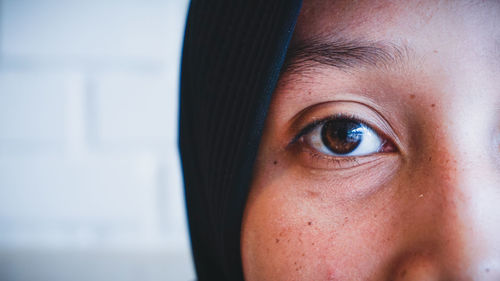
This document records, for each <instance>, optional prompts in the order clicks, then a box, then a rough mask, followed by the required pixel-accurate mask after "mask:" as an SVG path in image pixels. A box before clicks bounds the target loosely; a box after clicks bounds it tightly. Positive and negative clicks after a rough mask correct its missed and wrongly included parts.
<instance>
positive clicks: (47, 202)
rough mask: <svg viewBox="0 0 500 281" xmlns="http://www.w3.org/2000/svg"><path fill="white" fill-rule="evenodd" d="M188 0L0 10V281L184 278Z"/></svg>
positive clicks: (32, 4) (50, 2) (112, 0)
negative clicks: (180, 139)
mask: <svg viewBox="0 0 500 281" xmlns="http://www.w3.org/2000/svg"><path fill="white" fill-rule="evenodd" d="M187 6H188V4H187V0H85V1H79V0H59V1H56V0H0V280H37V281H38V280H42V281H43V280H51V281H58V280H96V281H99V280H141V281H147V280H193V279H194V271H193V268H192V263H191V256H190V252H189V241H188V234H187V227H186V223H185V220H186V218H185V213H184V202H183V200H184V199H183V192H182V179H181V176H180V167H179V157H178V152H177V114H178V109H177V106H178V96H177V95H178V92H177V91H178V79H179V77H178V71H179V62H180V52H181V44H182V35H183V34H182V32H183V28H184V21H185V14H186V11H187Z"/></svg>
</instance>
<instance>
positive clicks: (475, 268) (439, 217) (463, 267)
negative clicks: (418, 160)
mask: <svg viewBox="0 0 500 281" xmlns="http://www.w3.org/2000/svg"><path fill="white" fill-rule="evenodd" d="M469 121H470V120H469ZM453 124H456V125H453ZM453 124H451V125H450V126H449V128H446V129H441V130H447V131H446V132H442V133H441V134H440V135H439V138H440V140H439V141H436V140H434V141H433V144H432V145H429V146H428V147H430V149H428V152H427V153H428V154H429V157H428V159H432V160H428V163H427V164H426V167H427V168H426V169H425V170H426V172H425V173H426V174H427V184H426V187H425V188H424V191H423V194H424V193H425V197H426V199H427V200H429V201H428V206H430V208H431V209H432V215H433V216H434V219H433V220H432V221H433V223H434V227H435V233H432V234H429V235H430V236H432V239H435V240H437V241H434V242H435V243H437V244H438V245H439V247H437V249H438V250H436V251H437V253H436V255H437V257H438V258H439V259H440V260H441V263H442V265H443V267H444V270H445V271H446V272H447V273H446V275H447V276H450V278H452V279H453V280H476V279H480V280H500V268H499V263H498V256H499V255H498V254H499V253H500V243H499V242H500V240H499V239H498V238H496V237H497V236H500V235H499V234H500V232H499V231H500V227H499V225H500V224H499V222H498V221H499V219H498V218H499V216H498V214H500V188H499V187H498V186H499V183H498V182H499V181H498V180H499V178H498V170H497V169H498V168H497V166H496V165H495V163H494V162H495V161H493V160H492V159H494V157H493V155H491V153H489V152H488V151H490V150H489V149H488V148H490V147H491V146H492V143H491V138H490V137H488V136H487V134H486V133H485V131H484V130H482V129H484V128H481V127H478V126H477V125H476V126H475V125H474V122H456V123H453ZM454 126H455V127H454ZM490 278H493V279H490ZM495 278H496V279H495Z"/></svg>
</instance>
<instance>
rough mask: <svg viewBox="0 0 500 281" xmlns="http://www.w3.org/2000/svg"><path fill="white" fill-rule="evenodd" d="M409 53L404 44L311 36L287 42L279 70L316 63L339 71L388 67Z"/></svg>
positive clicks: (301, 68) (294, 69)
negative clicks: (290, 42) (282, 63)
mask: <svg viewBox="0 0 500 281" xmlns="http://www.w3.org/2000/svg"><path fill="white" fill-rule="evenodd" d="M410 53H411V49H410V48H409V47H408V46H406V45H404V46H398V45H396V44H393V43H388V42H370V41H366V40H360V39H357V40H347V39H342V38H340V39H339V38H337V39H333V40H332V39H329V40H325V39H323V38H313V39H309V40H307V41H301V42H294V43H292V44H291V45H290V47H289V48H288V51H287V55H286V58H285V62H284V65H283V68H282V72H292V73H300V72H303V71H306V70H308V69H311V68H317V67H320V66H329V67H334V68H337V69H339V70H347V69H358V68H363V67H377V68H388V67H390V66H391V65H394V64H402V63H403V62H405V61H407V59H408V57H409V54H410Z"/></svg>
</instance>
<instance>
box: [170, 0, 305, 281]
mask: <svg viewBox="0 0 500 281" xmlns="http://www.w3.org/2000/svg"><path fill="white" fill-rule="evenodd" d="M300 5H301V0H276V1H273V0H244V1H238V0H211V1H208V0H193V1H192V2H191V5H190V8H189V15H188V19H187V25H186V33H185V38H184V48H183V54H182V70H181V105H180V106H181V108H180V139H179V142H180V143H179V144H180V151H181V158H182V166H183V172H184V184H185V195H186V202H187V210H188V218H189V229H190V234H191V244H192V249H193V256H194V261H195V267H196V271H197V275H198V279H199V280H202V281H203V280H231V281H235V280H243V274H242V266H241V256H240V229H241V219H242V215H243V210H244V207H245V201H246V197H247V193H248V189H249V185H250V181H251V177H252V167H253V164H254V160H255V157H256V154H257V150H258V146H259V141H260V138H261V135H262V129H263V126H264V120H265V117H266V114H267V110H268V107H269V103H270V100H271V94H272V92H273V91H274V88H275V86H276V82H277V80H278V76H279V73H280V70H281V67H282V65H283V61H284V58H285V54H286V50H287V47H288V44H289V42H290V39H291V36H292V33H293V29H294V27H295V23H296V21H297V17H298V14H299V10H300Z"/></svg>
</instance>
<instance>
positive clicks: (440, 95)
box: [241, 0, 500, 281]
mask: <svg viewBox="0 0 500 281" xmlns="http://www.w3.org/2000/svg"><path fill="white" fill-rule="evenodd" d="M499 77H500V2H499V1H451V0H450V1H437V0H436V1H430V0H429V1H416V0H415V1H383V0H379V1H375V0H366V1H363V0H359V1H326V0H325V1H312V0H309V1H308V0H306V1H305V3H304V5H303V8H302V11H301V15H300V18H299V21H298V24H297V28H296V30H295V33H294V38H293V42H292V46H291V48H290V50H289V63H288V64H287V68H286V70H285V72H284V73H283V74H282V76H281V78H280V82H279V85H278V87H277V89H276V91H275V93H274V96H273V101H272V105H271V108H270V112H269V114H268V117H267V123H266V128H265V131H264V136H263V139H262V142H261V147H260V150H259V155H258V160H257V163H256V168H255V174H254V179H253V183H252V188H251V192H250V194H249V198H248V201H247V205H246V209H245V216H244V219H243V227H242V238H241V248H242V259H243V267H244V273H245V278H246V280H247V281H252V280H258V281H263V280H500V78H499Z"/></svg>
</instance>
